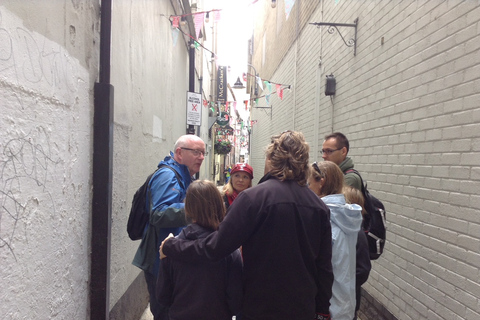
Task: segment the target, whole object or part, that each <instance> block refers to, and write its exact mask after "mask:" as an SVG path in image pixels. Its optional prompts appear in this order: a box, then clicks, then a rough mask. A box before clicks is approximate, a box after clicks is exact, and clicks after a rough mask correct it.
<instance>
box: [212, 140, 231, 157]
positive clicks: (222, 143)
mask: <svg viewBox="0 0 480 320" xmlns="http://www.w3.org/2000/svg"><path fill="white" fill-rule="evenodd" d="M214 150H215V153H216V154H227V153H229V152H230V150H232V143H231V142H230V140H217V141H216V142H215V146H214Z"/></svg>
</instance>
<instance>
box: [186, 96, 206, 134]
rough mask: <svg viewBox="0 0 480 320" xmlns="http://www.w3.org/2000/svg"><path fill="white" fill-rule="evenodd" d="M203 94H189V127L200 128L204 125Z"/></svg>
mask: <svg viewBox="0 0 480 320" xmlns="http://www.w3.org/2000/svg"><path fill="white" fill-rule="evenodd" d="M201 105H202V94H200V93H196V92H187V125H193V126H199V125H200V124H201V123H202V108H200V106H201Z"/></svg>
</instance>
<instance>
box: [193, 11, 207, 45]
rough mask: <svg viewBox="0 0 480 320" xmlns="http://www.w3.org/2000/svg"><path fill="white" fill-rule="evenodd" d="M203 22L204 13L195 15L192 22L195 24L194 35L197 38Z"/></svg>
mask: <svg viewBox="0 0 480 320" xmlns="http://www.w3.org/2000/svg"><path fill="white" fill-rule="evenodd" d="M204 21H205V13H204V12H201V13H197V14H195V18H194V22H195V35H196V36H197V39H198V36H199V35H200V30H201V29H202V27H203V22H204Z"/></svg>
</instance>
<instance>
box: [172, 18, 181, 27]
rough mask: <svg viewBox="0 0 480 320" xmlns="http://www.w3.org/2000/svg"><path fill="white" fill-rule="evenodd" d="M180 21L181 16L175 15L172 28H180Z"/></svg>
mask: <svg viewBox="0 0 480 320" xmlns="http://www.w3.org/2000/svg"><path fill="white" fill-rule="evenodd" d="M179 21H180V17H179V16H173V20H172V28H178V23H179Z"/></svg>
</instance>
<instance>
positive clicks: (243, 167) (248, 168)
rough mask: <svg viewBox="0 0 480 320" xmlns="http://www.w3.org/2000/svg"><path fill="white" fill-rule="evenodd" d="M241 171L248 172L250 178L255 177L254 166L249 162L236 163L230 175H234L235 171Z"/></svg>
mask: <svg viewBox="0 0 480 320" xmlns="http://www.w3.org/2000/svg"><path fill="white" fill-rule="evenodd" d="M239 171H242V172H246V173H248V175H249V176H250V178H251V179H253V168H252V166H251V165H249V164H248V163H237V164H235V166H234V167H233V168H232V171H231V172H230V175H233V174H234V173H235V172H239Z"/></svg>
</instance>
